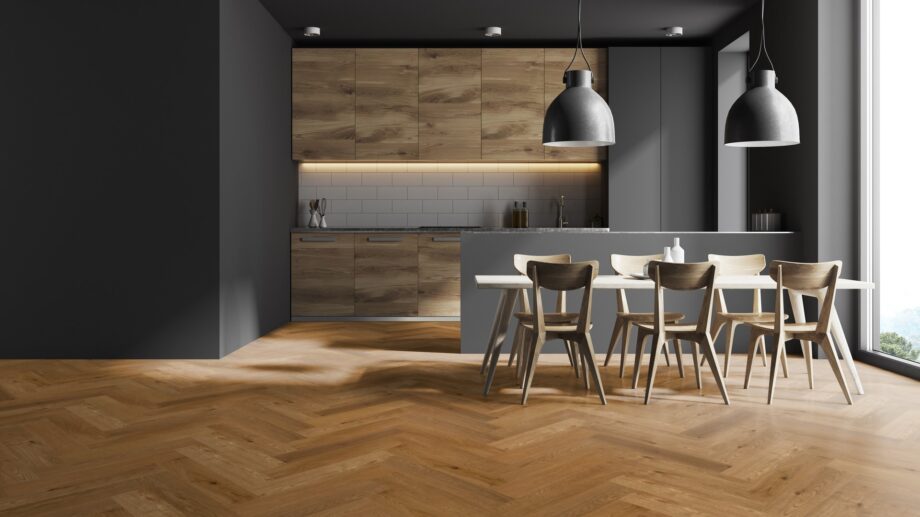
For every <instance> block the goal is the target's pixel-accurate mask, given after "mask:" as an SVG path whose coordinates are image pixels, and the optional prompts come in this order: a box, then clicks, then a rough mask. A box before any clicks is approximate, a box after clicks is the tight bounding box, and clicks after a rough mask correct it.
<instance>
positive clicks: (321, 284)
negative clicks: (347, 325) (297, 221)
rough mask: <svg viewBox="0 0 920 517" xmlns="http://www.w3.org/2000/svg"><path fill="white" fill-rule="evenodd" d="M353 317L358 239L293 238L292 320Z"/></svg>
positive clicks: (327, 236)
mask: <svg viewBox="0 0 920 517" xmlns="http://www.w3.org/2000/svg"><path fill="white" fill-rule="evenodd" d="M329 239H332V242H323V241H324V240H329ZM305 241H306V242H305ZM354 313H355V236H354V235H353V234H348V233H341V234H323V235H305V234H292V235H291V316H352V315H354Z"/></svg>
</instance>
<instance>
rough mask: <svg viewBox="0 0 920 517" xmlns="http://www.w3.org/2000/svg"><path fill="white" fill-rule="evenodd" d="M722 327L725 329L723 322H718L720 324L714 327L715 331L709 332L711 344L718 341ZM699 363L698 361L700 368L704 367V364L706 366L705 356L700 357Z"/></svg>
mask: <svg viewBox="0 0 920 517" xmlns="http://www.w3.org/2000/svg"><path fill="white" fill-rule="evenodd" d="M723 327H725V322H724V321H720V322H719V325H718V326H717V327H716V329H715V330H714V331H711V332H710V337H711V338H712V342H713V343H715V342H716V340H717V339H719V334H721V333H722V328H723ZM699 361H700V366H703V365H705V364H706V355H705V354H704V355H703V356H702V357H700V359H699Z"/></svg>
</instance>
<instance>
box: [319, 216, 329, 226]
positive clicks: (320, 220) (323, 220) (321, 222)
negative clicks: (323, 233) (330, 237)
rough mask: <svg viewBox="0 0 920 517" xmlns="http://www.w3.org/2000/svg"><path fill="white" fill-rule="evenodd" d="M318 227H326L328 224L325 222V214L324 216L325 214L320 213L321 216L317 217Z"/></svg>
mask: <svg viewBox="0 0 920 517" xmlns="http://www.w3.org/2000/svg"><path fill="white" fill-rule="evenodd" d="M319 227H320V228H328V225H327V224H326V216H325V215H321V216H320V218H319Z"/></svg>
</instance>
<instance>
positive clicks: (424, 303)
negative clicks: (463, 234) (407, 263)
mask: <svg viewBox="0 0 920 517" xmlns="http://www.w3.org/2000/svg"><path fill="white" fill-rule="evenodd" d="M445 238H447V239H458V240H457V241H456V242H444V241H443V239H445ZM459 238H460V234H459V233H457V234H444V233H437V234H431V233H423V234H420V235H419V237H418V315H419V316H460V241H459ZM439 239H441V240H442V241H441V242H439V241H438V240H439Z"/></svg>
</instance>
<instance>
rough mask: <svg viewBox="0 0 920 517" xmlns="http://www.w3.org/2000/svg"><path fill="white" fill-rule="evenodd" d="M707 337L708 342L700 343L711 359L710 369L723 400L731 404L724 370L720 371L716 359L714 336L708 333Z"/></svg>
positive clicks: (709, 359)
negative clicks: (723, 375) (723, 376)
mask: <svg viewBox="0 0 920 517" xmlns="http://www.w3.org/2000/svg"><path fill="white" fill-rule="evenodd" d="M705 338H706V342H705V343H700V346H701V347H703V353H704V354H705V355H706V360H707V361H709V365H710V366H711V368H710V370H712V376H713V377H715V379H716V386H717V387H718V388H719V393H721V394H722V400H723V401H725V405H726V406H730V405H731V402H730V401H729V400H728V390H727V389H725V380H724V379H723V378H722V372H720V371H719V362H718V361H717V360H716V347H715V345H713V344H712V337H710V336H709V334H706V335H705Z"/></svg>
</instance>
